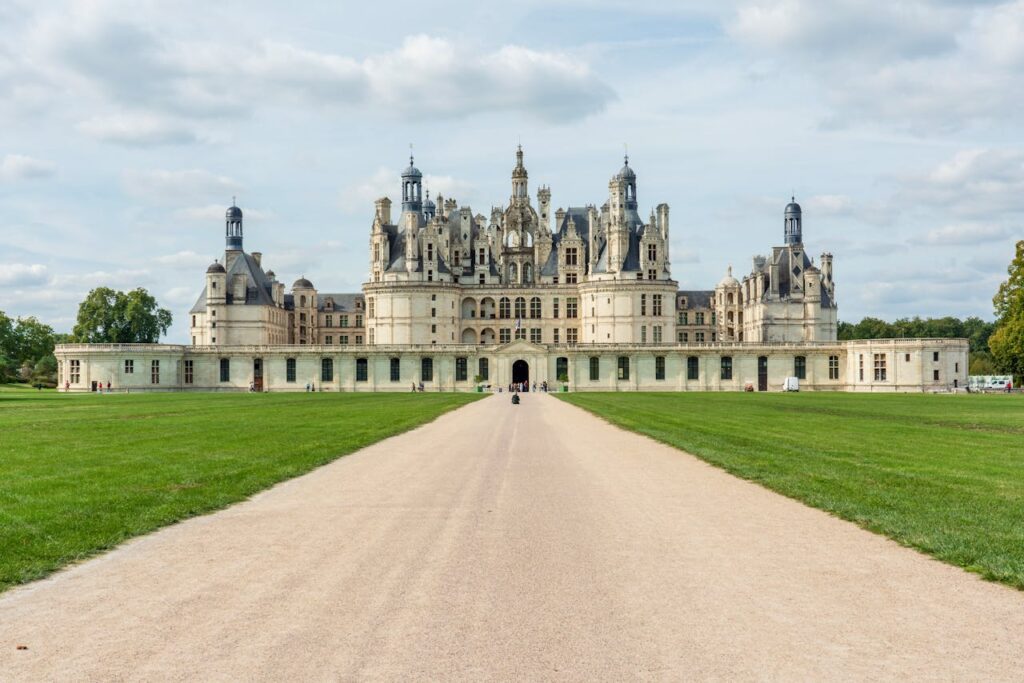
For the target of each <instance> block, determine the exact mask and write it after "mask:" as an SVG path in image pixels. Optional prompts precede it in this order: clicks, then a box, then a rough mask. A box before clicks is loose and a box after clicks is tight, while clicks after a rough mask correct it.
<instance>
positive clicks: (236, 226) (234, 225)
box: [224, 201, 242, 251]
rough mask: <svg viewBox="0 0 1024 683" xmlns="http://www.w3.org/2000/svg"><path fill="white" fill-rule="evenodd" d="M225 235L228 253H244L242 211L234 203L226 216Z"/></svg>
mask: <svg viewBox="0 0 1024 683" xmlns="http://www.w3.org/2000/svg"><path fill="white" fill-rule="evenodd" d="M224 235H225V238H226V245H225V246H226V248H227V250H228V251H242V210H241V209H240V208H238V207H237V206H235V202H234V201H232V202H231V207H230V208H229V209H228V210H227V212H226V213H225V214H224Z"/></svg>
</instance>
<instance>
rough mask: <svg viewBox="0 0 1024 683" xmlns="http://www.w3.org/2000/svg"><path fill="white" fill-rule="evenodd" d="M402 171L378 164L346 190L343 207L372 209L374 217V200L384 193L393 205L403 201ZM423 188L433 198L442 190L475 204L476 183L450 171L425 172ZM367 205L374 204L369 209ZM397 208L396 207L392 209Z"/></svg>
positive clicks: (451, 196)
mask: <svg viewBox="0 0 1024 683" xmlns="http://www.w3.org/2000/svg"><path fill="white" fill-rule="evenodd" d="M401 175H402V172H401V171H399V170H395V169H393V168H387V167H386V166H380V167H378V168H377V170H376V171H374V173H373V175H371V176H369V177H367V178H364V179H363V180H362V181H361V182H359V183H357V184H355V185H352V186H350V187H346V188H345V189H343V190H342V192H341V198H342V204H343V207H344V208H345V209H346V210H351V211H352V212H355V213H359V212H362V213H365V212H367V211H369V212H370V214H371V218H372V213H373V202H374V201H375V200H377V199H380V198H381V197H388V198H389V199H391V201H392V206H393V207H394V205H396V204H397V205H401V203H402V195H401V191H402V190H401V179H400V178H401ZM423 188H424V192H426V191H429V192H430V196H431V198H433V199H435V200H436V199H437V195H439V194H441V195H443V196H444V197H445V199H455V200H457V201H458V202H459V205H460V206H471V205H472V201H471V200H472V199H473V198H474V193H475V187H474V186H473V184H472V183H469V182H467V181H464V180H460V179H458V178H455V177H453V176H450V175H432V174H430V173H428V174H426V175H424V176H423ZM367 207H370V208H369V209H367ZM394 210H395V209H394V208H392V211H394ZM474 212H475V213H479V212H480V209H474Z"/></svg>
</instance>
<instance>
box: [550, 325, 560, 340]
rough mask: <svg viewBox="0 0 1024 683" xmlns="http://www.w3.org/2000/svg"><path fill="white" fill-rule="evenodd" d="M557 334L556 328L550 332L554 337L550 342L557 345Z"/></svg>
mask: <svg viewBox="0 0 1024 683" xmlns="http://www.w3.org/2000/svg"><path fill="white" fill-rule="evenodd" d="M558 332H559V330H558V328H557V327H556V328H555V329H554V330H553V331H552V334H553V335H554V338H553V339H552V341H554V342H555V343H556V344H557V343H558Z"/></svg>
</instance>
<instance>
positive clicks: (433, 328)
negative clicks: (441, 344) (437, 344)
mask: <svg viewBox="0 0 1024 683" xmlns="http://www.w3.org/2000/svg"><path fill="white" fill-rule="evenodd" d="M430 332H431V334H437V325H436V324H434V325H431V326H430Z"/></svg>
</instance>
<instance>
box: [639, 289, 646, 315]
mask: <svg viewBox="0 0 1024 683" xmlns="http://www.w3.org/2000/svg"><path fill="white" fill-rule="evenodd" d="M640 315H647V295H646V294H641V295H640Z"/></svg>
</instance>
